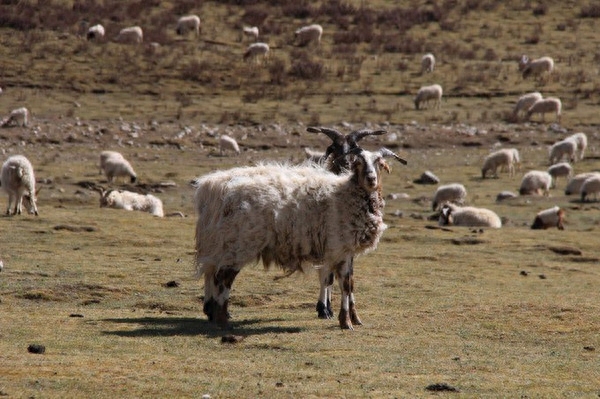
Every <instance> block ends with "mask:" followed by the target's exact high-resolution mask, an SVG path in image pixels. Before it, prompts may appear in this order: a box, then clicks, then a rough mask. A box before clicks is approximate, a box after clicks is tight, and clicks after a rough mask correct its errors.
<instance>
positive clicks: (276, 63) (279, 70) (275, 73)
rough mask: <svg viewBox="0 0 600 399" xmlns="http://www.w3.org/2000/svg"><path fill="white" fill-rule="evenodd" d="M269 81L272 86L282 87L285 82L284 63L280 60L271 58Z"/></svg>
mask: <svg viewBox="0 0 600 399" xmlns="http://www.w3.org/2000/svg"><path fill="white" fill-rule="evenodd" d="M269 76H270V81H271V83H272V84H274V85H282V86H284V85H285V84H286V83H287V81H286V77H287V76H286V70H285V62H284V61H283V60H282V59H281V58H275V57H273V58H271V61H270V63H269Z"/></svg>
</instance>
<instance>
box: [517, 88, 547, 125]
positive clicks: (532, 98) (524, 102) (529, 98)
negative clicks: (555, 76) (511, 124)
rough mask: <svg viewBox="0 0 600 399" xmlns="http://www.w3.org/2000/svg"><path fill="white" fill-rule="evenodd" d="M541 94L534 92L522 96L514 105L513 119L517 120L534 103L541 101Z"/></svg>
mask: <svg viewBox="0 0 600 399" xmlns="http://www.w3.org/2000/svg"><path fill="white" fill-rule="evenodd" d="M542 98H543V97H542V94H541V93H540V92H537V91H534V92H532V93H527V94H523V95H522V96H521V97H519V99H518V100H517V103H516V104H515V108H513V118H515V119H516V118H518V117H519V116H520V115H521V114H525V113H526V112H527V111H528V110H529V108H530V107H531V106H532V105H533V103H534V102H536V101H538V100H541V99H542Z"/></svg>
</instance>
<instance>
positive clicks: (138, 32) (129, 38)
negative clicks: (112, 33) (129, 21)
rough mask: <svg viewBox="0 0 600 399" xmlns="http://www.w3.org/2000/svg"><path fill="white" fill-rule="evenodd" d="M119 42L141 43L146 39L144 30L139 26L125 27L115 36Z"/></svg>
mask: <svg viewBox="0 0 600 399" xmlns="http://www.w3.org/2000/svg"><path fill="white" fill-rule="evenodd" d="M115 41H117V42H119V43H128V44H139V43H142V42H143V41H144V32H143V31H142V28H140V27H139V26H131V27H129V28H123V29H121V31H119V34H118V35H117V37H116V38H115Z"/></svg>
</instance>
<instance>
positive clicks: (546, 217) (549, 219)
mask: <svg viewBox="0 0 600 399" xmlns="http://www.w3.org/2000/svg"><path fill="white" fill-rule="evenodd" d="M564 218H565V211H564V210H563V209H561V208H560V207H559V206H554V207H552V208H550V209H545V210H543V211H540V212H538V214H537V215H535V219H533V223H532V224H531V228H532V229H533V230H545V229H548V228H550V227H557V228H558V229H559V230H564V228H565V227H564Z"/></svg>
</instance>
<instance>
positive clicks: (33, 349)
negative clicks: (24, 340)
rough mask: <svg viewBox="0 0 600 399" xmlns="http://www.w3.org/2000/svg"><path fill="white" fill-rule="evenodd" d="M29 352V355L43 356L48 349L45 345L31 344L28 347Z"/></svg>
mask: <svg viewBox="0 0 600 399" xmlns="http://www.w3.org/2000/svg"><path fill="white" fill-rule="evenodd" d="M27 352H29V353H37V354H40V355H41V354H43V353H44V352H46V347H45V346H44V345H40V344H30V345H29V346H28V347H27Z"/></svg>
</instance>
